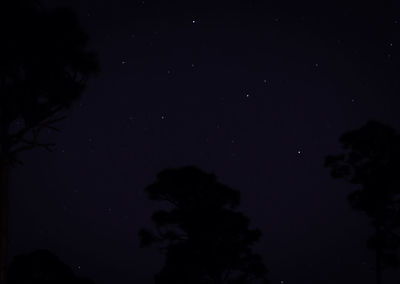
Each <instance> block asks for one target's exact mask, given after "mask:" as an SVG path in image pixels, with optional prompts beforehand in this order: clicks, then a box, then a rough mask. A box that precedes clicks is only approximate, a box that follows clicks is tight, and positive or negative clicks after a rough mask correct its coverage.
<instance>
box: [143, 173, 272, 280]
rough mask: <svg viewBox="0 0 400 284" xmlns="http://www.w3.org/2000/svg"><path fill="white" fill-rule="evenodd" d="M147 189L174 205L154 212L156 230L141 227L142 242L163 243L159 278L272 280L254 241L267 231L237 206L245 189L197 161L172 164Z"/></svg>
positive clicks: (150, 196) (150, 194) (154, 196)
mask: <svg viewBox="0 0 400 284" xmlns="http://www.w3.org/2000/svg"><path fill="white" fill-rule="evenodd" d="M145 190H146V192H147V194H148V196H149V198H150V199H151V200H155V201H165V202H167V204H169V205H170V206H171V208H170V210H159V211H156V212H155V213H154V214H153V215H152V220H153V222H154V223H155V226H156V232H155V233H154V232H152V231H150V230H148V229H142V230H141V231H140V232H139V236H140V239H141V245H142V246H149V245H153V244H159V245H160V249H161V251H162V252H163V253H165V257H166V258H165V265H164V267H163V269H162V270H161V271H160V272H159V273H158V274H157V275H156V277H155V283H156V284H166V283H175V284H187V283H191V284H200V283H202V284H207V283H218V284H222V283H227V284H228V283H229V284H245V283H253V282H254V281H262V283H267V278H266V274H267V269H266V267H265V266H264V264H263V262H262V259H261V256H260V255H258V254H254V253H253V252H252V250H251V246H252V245H253V244H255V243H256V242H257V241H258V240H259V238H260V236H261V232H260V230H258V229H249V219H248V218H247V217H246V216H244V215H243V214H242V213H240V212H238V211H236V210H235V208H236V207H237V206H238V205H239V200H240V195H239V192H238V191H236V190H233V189H231V188H229V187H228V186H226V185H223V184H221V183H219V182H218V181H217V178H216V176H215V175H214V174H208V173H205V172H203V171H201V170H199V169H197V168H195V167H184V168H180V169H167V170H164V171H162V172H161V173H159V174H158V176H157V181H156V182H155V183H153V184H152V185H150V186H148V187H147V188H146V189H145Z"/></svg>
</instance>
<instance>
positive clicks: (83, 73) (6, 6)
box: [0, 0, 98, 283]
mask: <svg viewBox="0 0 400 284" xmlns="http://www.w3.org/2000/svg"><path fill="white" fill-rule="evenodd" d="M0 33H1V45H0V173H1V175H0V179H1V180H0V198H1V200H0V202H1V203H0V205H1V211H0V216H1V218H0V220H1V222H0V249H1V250H0V282H2V280H3V279H4V269H5V259H6V253H7V227H8V224H7V222H8V221H7V220H8V170H9V165H10V164H14V163H15V162H18V158H17V155H18V154H19V153H20V152H22V151H25V150H29V149H32V148H35V147H42V148H45V149H47V150H51V146H52V145H53V144H51V143H43V142H41V141H40V139H39V138H40V137H39V136H40V134H41V132H43V130H57V129H56V128H55V127H54V124H55V123H56V122H58V121H60V120H61V119H63V118H64V115H63V111H65V110H66V109H68V108H69V107H70V106H71V104H72V102H73V101H74V100H76V99H77V98H78V97H79V96H80V95H81V94H82V92H83V90H84V87H85V84H86V81H87V79H88V77H89V76H90V75H92V74H94V73H95V72H97V71H98V64H97V60H96V56H95V54H94V53H93V52H90V51H87V50H86V44H87V41H88V36H87V34H86V33H85V32H84V31H83V30H82V28H81V27H80V26H79V24H78V21H77V18H76V17H75V15H74V13H72V12H71V11H69V10H66V9H60V10H55V11H52V12H47V11H45V10H43V8H42V7H40V6H39V5H38V4H37V1H30V0H13V1H4V3H2V4H1V9H0ZM2 283H3V282H2Z"/></svg>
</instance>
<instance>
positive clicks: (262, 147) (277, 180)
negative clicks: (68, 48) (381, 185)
mask: <svg viewBox="0 0 400 284" xmlns="http://www.w3.org/2000/svg"><path fill="white" fill-rule="evenodd" d="M42 2H43V6H44V7H45V8H46V9H47V8H48V9H50V8H54V7H58V6H67V7H71V8H72V9H73V10H74V11H76V12H77V14H78V15H79V19H80V22H81V24H82V26H83V27H84V28H85V30H86V31H87V32H88V33H89V35H90V37H91V41H90V48H91V49H93V50H95V51H96V52H97V53H98V56H99V60H100V64H101V72H100V73H99V75H98V76H97V77H95V78H93V79H92V80H90V81H89V83H88V85H87V90H86V91H85V93H84V94H83V96H82V98H81V99H80V100H79V101H78V102H76V103H75V104H74V106H73V108H72V109H71V110H70V111H69V112H68V118H67V119H66V120H64V121H63V122H61V123H59V125H58V126H59V128H60V129H61V132H50V133H48V134H47V137H45V140H46V141H54V142H56V144H57V146H56V148H55V151H54V152H53V153H49V152H46V151H44V150H42V149H36V150H33V151H30V152H27V153H24V154H23V156H22V160H23V161H24V166H16V167H15V168H14V169H13V172H12V176H11V178H12V180H11V193H10V194H11V196H10V199H11V200H10V210H11V212H10V218H11V221H10V257H12V256H14V255H16V254H19V253H22V252H30V251H33V250H34V249H37V248H47V249H50V250H51V251H52V252H54V253H56V254H57V255H58V256H59V257H60V258H61V259H62V260H63V261H64V262H65V263H67V264H68V265H70V266H72V267H73V269H74V271H76V273H77V274H79V275H83V276H87V277H89V278H91V279H93V280H94V281H95V282H96V283H98V284H106V283H107V284H112V283H121V284H125V283H126V284H128V283H140V284H150V283H153V277H154V274H155V273H156V272H158V271H159V270H160V268H161V266H162V264H163V259H162V257H161V256H160V254H159V252H158V251H157V250H156V249H155V248H154V249H153V248H139V238H138V230H139V229H140V228H141V227H143V226H150V225H151V223H150V220H151V219H150V216H151V214H152V213H153V212H154V210H155V209H157V208H159V204H157V203H156V202H152V201H149V200H148V199H147V196H146V194H145V192H144V188H145V187H146V186H147V185H149V184H151V183H152V182H154V181H155V179H156V174H157V173H158V172H160V171H161V170H163V169H165V168H171V167H172V168H176V167H181V166H186V165H195V166H197V167H199V168H201V169H203V170H205V171H207V172H214V173H215V174H216V175H217V177H218V178H219V181H220V182H222V183H224V184H227V185H229V186H231V187H232V188H235V189H238V190H240V191H241V194H242V195H241V197H242V198H241V205H240V210H241V211H242V212H243V213H244V214H246V215H247V216H249V217H250V219H251V222H252V225H253V226H254V227H259V228H260V229H261V230H262V232H263V236H262V239H261V241H260V242H259V244H258V245H257V246H256V247H255V251H256V252H258V253H260V254H261V255H262V256H263V258H264V261H265V263H266V265H267V267H268V269H269V271H270V274H269V278H270V280H271V283H273V284H278V283H288V284H290V283H296V284H305V283H324V284H330V283H332V284H333V283H335V284H336V283H341V284H347V283H364V284H369V283H374V273H375V271H374V252H373V251H368V250H367V249H366V241H367V239H368V237H369V236H370V235H371V233H372V227H370V226H369V221H368V219H367V218H366V216H365V215H363V213H360V212H355V211H353V210H352V209H351V208H350V206H349V204H348V202H347V199H346V197H347V194H348V193H350V192H351V191H352V190H354V188H353V187H351V186H350V185H348V184H346V183H345V182H343V181H338V180H333V179H332V178H331V177H330V174H329V170H328V169H326V168H324V166H323V164H324V157H325V156H326V155H328V154H336V153H339V152H340V151H341V149H340V144H339V142H338V138H339V136H340V134H342V133H343V132H345V131H348V130H352V129H356V128H359V127H361V126H362V125H364V124H365V123H366V121H367V120H368V119H376V120H379V121H381V122H384V123H387V124H389V125H391V126H393V127H395V128H397V129H400V120H399V118H400V117H399V113H398V109H399V105H400V97H399V91H400V85H399V82H400V80H399V75H400V72H399V71H400V70H399V67H400V2H396V1H393V2H392V1H374V2H373V1H369V2H370V3H369V2H368V1H319V3H310V2H302V1H245V0H242V1H224V0H223V1H216V0H214V1H211V0H203V1H183V0H182V1H178V0H174V1H161V0H159V1H152V0H144V1H122V0H114V1H106V0H101V1H100V0H96V1H95V0H86V1H82V0H80V1H79V0H65V1H61V0H60V1H56V0H52V1H50V0H49V1H42ZM272 2H279V3H272ZM366 2H367V3H366ZM384 277H385V283H387V284H393V283H398V282H396V279H397V281H398V279H399V278H400V277H399V271H397V272H396V271H390V270H389V271H387V272H385V274H384ZM282 281H283V282H282Z"/></svg>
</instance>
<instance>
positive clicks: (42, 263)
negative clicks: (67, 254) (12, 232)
mask: <svg viewBox="0 0 400 284" xmlns="http://www.w3.org/2000/svg"><path fill="white" fill-rule="evenodd" d="M56 283H57V284H94V282H93V281H91V280H89V279H87V278H80V277H77V276H76V275H75V274H74V273H73V271H72V269H71V268H70V267H69V266H68V265H66V264H65V263H63V262H62V261H61V260H60V259H59V258H58V257H57V256H56V255H55V254H53V253H52V252H50V251H48V250H45V249H40V250H36V251H34V252H31V253H27V254H21V255H18V256H16V257H15V258H14V259H13V261H12V262H11V264H10V267H9V269H8V273H7V284H56Z"/></svg>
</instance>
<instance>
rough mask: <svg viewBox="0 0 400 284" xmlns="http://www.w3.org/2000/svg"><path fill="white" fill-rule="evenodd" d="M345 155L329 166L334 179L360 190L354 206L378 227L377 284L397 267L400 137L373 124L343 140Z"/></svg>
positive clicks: (371, 242)
mask: <svg viewBox="0 0 400 284" xmlns="http://www.w3.org/2000/svg"><path fill="white" fill-rule="evenodd" d="M340 142H341V143H342V145H343V148H344V150H345V152H344V153H343V154H340V155H335V156H328V157H326V160H325V166H327V167H329V168H331V175H332V177H334V178H342V179H345V180H347V181H348V182H350V183H352V184H356V185H359V188H358V189H357V190H356V191H354V192H352V193H351V194H350V195H349V197H348V198H349V201H350V204H351V206H352V207H353V208H354V209H356V210H361V211H364V212H365V213H366V214H367V216H368V217H369V218H370V219H371V221H372V225H373V226H374V227H375V234H374V235H373V236H372V237H371V238H370V239H369V241H368V243H367V245H368V247H369V248H371V249H374V250H375V251H376V283H378V284H379V283H382V269H383V268H385V267H396V266H398V265H399V258H398V256H397V254H396V250H397V248H398V247H399V246H400V236H399V235H397V234H396V231H395V230H396V229H398V228H399V226H400V198H399V197H400V175H399V173H400V136H399V135H398V134H397V133H396V132H395V130H394V129H393V128H391V127H389V126H386V125H384V124H382V123H379V122H376V121H369V122H368V123H367V124H366V125H365V126H363V127H361V128H360V129H358V130H353V131H350V132H347V133H344V134H343V135H342V136H341V137H340Z"/></svg>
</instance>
